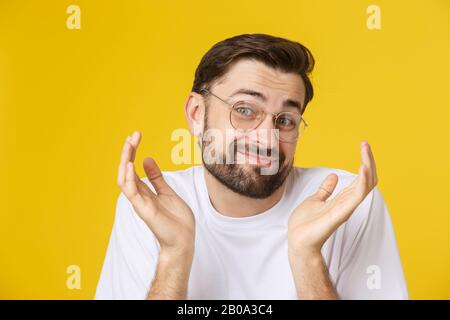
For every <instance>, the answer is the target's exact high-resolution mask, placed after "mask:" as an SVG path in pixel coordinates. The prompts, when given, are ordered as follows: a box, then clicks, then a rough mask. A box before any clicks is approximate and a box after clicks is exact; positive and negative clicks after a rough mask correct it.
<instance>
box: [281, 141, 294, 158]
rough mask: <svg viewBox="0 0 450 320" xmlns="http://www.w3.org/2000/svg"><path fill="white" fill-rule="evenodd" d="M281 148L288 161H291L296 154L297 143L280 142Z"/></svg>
mask: <svg viewBox="0 0 450 320" xmlns="http://www.w3.org/2000/svg"><path fill="white" fill-rule="evenodd" d="M280 150H281V152H283V153H284V155H285V156H286V160H285V161H286V162H291V161H292V159H293V158H294V154H295V144H290V143H280Z"/></svg>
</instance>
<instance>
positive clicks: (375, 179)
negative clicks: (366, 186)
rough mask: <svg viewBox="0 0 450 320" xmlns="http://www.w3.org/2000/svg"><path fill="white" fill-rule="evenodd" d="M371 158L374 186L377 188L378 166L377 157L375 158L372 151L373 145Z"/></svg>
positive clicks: (370, 150) (370, 147) (370, 153)
mask: <svg viewBox="0 0 450 320" xmlns="http://www.w3.org/2000/svg"><path fill="white" fill-rule="evenodd" d="M369 156H370V162H371V165H372V176H373V186H374V187H375V186H376V185H377V183H378V175H377V165H376V162H375V157H374V156H373V151H372V146H371V145H369Z"/></svg>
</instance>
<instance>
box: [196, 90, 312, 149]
mask: <svg viewBox="0 0 450 320" xmlns="http://www.w3.org/2000/svg"><path fill="white" fill-rule="evenodd" d="M200 93H207V94H211V95H212V96H213V97H215V98H217V99H219V100H220V101H222V102H224V103H225V104H226V105H228V106H229V107H230V123H231V126H232V127H233V128H234V129H236V130H244V131H251V130H254V129H256V128H257V127H258V126H259V125H260V124H261V123H262V122H263V121H264V119H265V118H266V115H267V114H271V115H272V119H273V125H274V127H275V129H277V130H276V131H275V132H276V134H277V138H278V139H279V140H280V141H283V142H296V141H297V140H298V137H299V136H300V135H301V134H303V132H304V131H305V129H306V127H307V126H308V124H307V123H306V121H305V119H304V118H303V117H302V115H301V114H300V113H299V112H289V111H283V112H279V113H273V112H267V111H265V110H264V108H263V106H262V105H261V104H258V103H256V102H250V101H243V100H240V101H237V102H235V103H232V104H231V103H229V102H227V101H226V100H224V99H222V98H220V97H218V96H216V95H215V94H214V93H212V92H211V91H209V90H208V89H202V90H200Z"/></svg>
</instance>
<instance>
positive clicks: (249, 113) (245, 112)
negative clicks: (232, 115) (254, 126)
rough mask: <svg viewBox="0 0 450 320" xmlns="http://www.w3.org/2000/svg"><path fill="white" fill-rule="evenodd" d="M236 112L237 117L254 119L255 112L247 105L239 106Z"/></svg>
mask: <svg viewBox="0 0 450 320" xmlns="http://www.w3.org/2000/svg"><path fill="white" fill-rule="evenodd" d="M235 110H236V112H237V113H238V115H240V116H242V117H248V118H251V117H254V116H255V115H256V113H255V111H254V110H253V108H252V107H251V106H247V105H241V106H238V107H236V108H235Z"/></svg>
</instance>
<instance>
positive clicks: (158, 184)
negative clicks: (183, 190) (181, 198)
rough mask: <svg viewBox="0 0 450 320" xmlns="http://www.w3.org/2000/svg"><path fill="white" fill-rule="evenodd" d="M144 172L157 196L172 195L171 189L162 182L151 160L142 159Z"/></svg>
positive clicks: (153, 161)
mask: <svg viewBox="0 0 450 320" xmlns="http://www.w3.org/2000/svg"><path fill="white" fill-rule="evenodd" d="M144 171H145V174H146V175H147V178H148V180H149V181H150V183H151V184H152V185H153V187H154V188H155V191H156V193H157V194H170V193H173V190H172V188H171V187H170V186H169V185H168V184H167V182H166V181H165V180H164V178H163V176H162V173H161V170H160V169H159V167H158V165H157V164H156V162H155V160H153V158H145V159H144Z"/></svg>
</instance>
